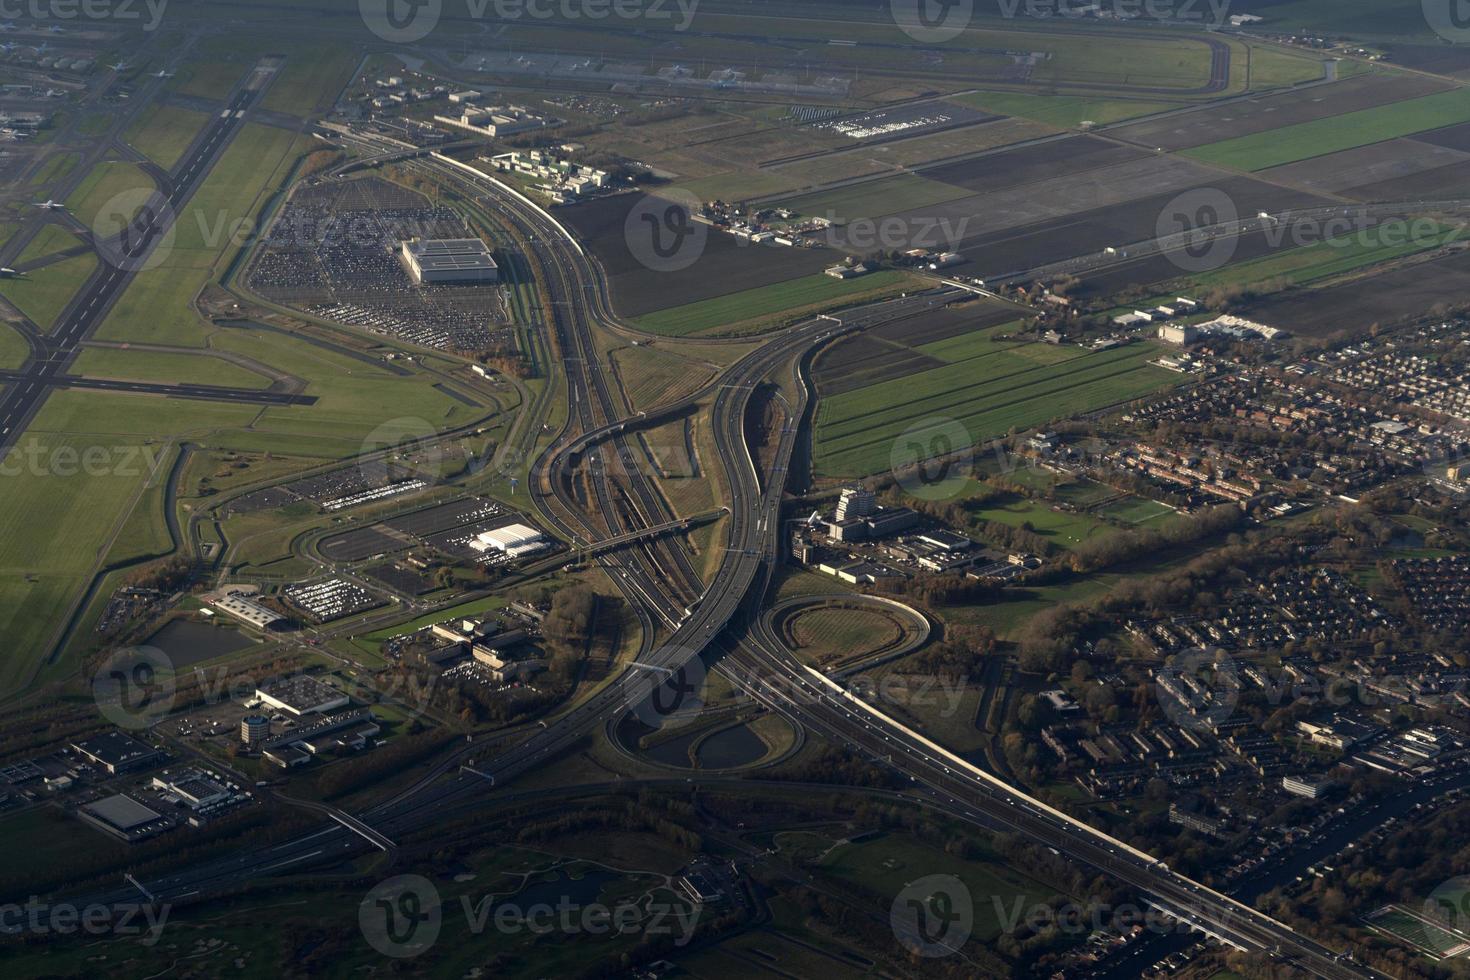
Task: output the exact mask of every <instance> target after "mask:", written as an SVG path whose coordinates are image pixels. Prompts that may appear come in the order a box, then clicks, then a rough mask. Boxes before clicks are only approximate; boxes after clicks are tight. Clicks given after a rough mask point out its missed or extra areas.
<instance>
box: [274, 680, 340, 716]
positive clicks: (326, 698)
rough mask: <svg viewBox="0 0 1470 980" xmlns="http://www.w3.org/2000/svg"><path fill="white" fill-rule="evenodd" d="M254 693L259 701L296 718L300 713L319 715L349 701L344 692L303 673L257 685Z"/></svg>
mask: <svg viewBox="0 0 1470 980" xmlns="http://www.w3.org/2000/svg"><path fill="white" fill-rule="evenodd" d="M255 696H256V697H258V698H260V700H261V702H262V703H264V704H268V705H270V706H271V707H272V708H279V709H280V710H281V711H285V712H288V713H290V714H293V715H295V716H296V717H298V718H299V717H301V716H302V715H316V714H321V713H322V712H324V711H331V710H332V709H333V708H341V707H343V706H345V705H347V704H348V703H349V699H348V697H347V695H345V694H343V693H342V692H341V691H339V690H337V689H336V688H335V687H333V686H331V685H330V684H325V683H323V682H321V681H319V680H317V679H316V678H315V677H309V676H307V675H305V674H302V675H300V676H297V677H286V678H282V679H280V680H276V681H272V682H271V683H269V684H267V685H265V686H263V687H258V688H256V690H255Z"/></svg>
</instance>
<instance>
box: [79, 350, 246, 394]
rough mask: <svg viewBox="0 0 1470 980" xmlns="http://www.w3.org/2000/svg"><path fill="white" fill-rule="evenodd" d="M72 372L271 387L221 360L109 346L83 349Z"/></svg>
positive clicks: (227, 385) (124, 379)
mask: <svg viewBox="0 0 1470 980" xmlns="http://www.w3.org/2000/svg"><path fill="white" fill-rule="evenodd" d="M73 373H76V374H81V375H85V376H87V377H89V378H117V379H120V380H123V381H149V382H159V383H162V384H202V385H220V386H222V387H227V388H268V387H270V383H271V382H270V379H269V378H266V377H263V376H261V375H259V374H256V373H255V372H254V371H247V370H246V369H245V368H242V367H239V366H237V365H234V364H231V363H230V362H229V361H225V360H221V359H220V358H218V357H209V356H205V355H201V356H198V357H195V356H193V355H190V354H164V353H157V352H154V351H143V350H118V349H115V348H107V347H92V348H88V349H87V350H84V351H83V352H82V354H81V356H80V357H78V358H77V360H76V364H75V366H74V368H73Z"/></svg>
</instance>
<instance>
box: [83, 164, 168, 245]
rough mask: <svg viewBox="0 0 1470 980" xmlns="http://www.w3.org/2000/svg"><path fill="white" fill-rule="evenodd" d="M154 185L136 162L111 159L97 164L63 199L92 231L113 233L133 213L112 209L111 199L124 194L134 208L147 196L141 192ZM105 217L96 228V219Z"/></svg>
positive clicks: (150, 189) (113, 206)
mask: <svg viewBox="0 0 1470 980" xmlns="http://www.w3.org/2000/svg"><path fill="white" fill-rule="evenodd" d="M154 189H155V185H154V183H153V178H152V177H149V176H148V175H147V174H146V173H144V172H143V171H142V169H141V168H139V167H138V165H137V164H135V163H128V162H126V161H122V160H110V161H104V162H102V163H99V164H97V166H95V167H93V168H92V172H91V173H90V174H88V175H87V179H86V180H84V181H82V182H81V184H80V185H79V186H78V187H77V189H76V190H75V191H74V192H72V195H71V196H70V197H68V198H67V199H66V206H67V207H68V208H70V209H71V213H72V214H74V215H76V217H77V220H79V221H81V222H82V223H83V224H85V225H86V226H87V227H88V228H91V229H92V230H93V231H98V230H101V231H103V232H111V233H116V232H117V231H118V229H119V228H121V221H123V220H131V219H132V217H133V215H131V214H127V215H121V214H119V213H117V212H116V211H115V210H114V209H115V207H116V205H115V204H114V203H113V202H114V199H115V198H117V197H118V196H119V195H123V194H126V195H127V197H126V198H125V199H124V200H125V201H127V203H129V204H130V205H132V206H133V207H134V208H135V209H136V208H137V207H141V206H142V204H143V202H144V201H145V200H147V198H146V197H144V195H145V194H146V193H148V192H150V191H153V190H154ZM99 218H101V219H105V221H106V227H104V228H101V229H99V228H98V219H99Z"/></svg>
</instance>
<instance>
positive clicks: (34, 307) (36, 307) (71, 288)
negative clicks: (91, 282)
mask: <svg viewBox="0 0 1470 980" xmlns="http://www.w3.org/2000/svg"><path fill="white" fill-rule="evenodd" d="M96 268H97V259H96V258H95V257H93V256H91V255H78V256H77V257H76V258H71V259H66V260H65V261H62V262H57V263H54V264H52V265H48V266H46V267H44V268H41V269H37V270H36V271H35V272H32V273H30V274H29V275H27V276H26V277H25V278H24V279H4V280H0V296H4V297H5V298H6V299H8V300H10V301H11V302H12V303H14V304H15V305H16V306H18V307H20V310H21V312H23V313H24V314H25V315H26V316H28V317H30V318H31V319H32V320H34V321H35V323H36V326H38V327H40V328H41V329H42V330H50V329H51V328H52V327H53V326H55V323H56V318H57V317H58V316H59V315H60V314H61V311H62V310H63V309H64V308H65V307H66V304H67V303H69V302H71V298H72V297H73V296H75V295H76V294H77V290H79V289H81V287H82V284H83V283H84V282H86V281H87V277H88V276H90V275H91V274H92V272H93V271H94V270H95V269H96Z"/></svg>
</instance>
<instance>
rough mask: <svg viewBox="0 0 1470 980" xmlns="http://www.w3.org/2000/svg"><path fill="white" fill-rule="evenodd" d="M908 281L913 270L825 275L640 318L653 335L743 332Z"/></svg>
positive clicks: (679, 307) (717, 297)
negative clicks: (769, 319) (747, 326)
mask: <svg viewBox="0 0 1470 980" xmlns="http://www.w3.org/2000/svg"><path fill="white" fill-rule="evenodd" d="M908 279H909V277H908V275H907V274H905V273H902V272H896V271H891V270H889V271H883V272H875V273H872V274H871V275H867V276H861V277H859V278H857V279H834V278H832V277H831V276H827V275H822V274H820V273H819V274H817V275H814V276H803V277H801V278H799V279H790V280H787V281H786V282H779V283H774V284H772V285H770V286H761V287H758V288H756V289H746V290H742V291H741V292H738V293H730V294H728V295H725V296H716V297H715V298H714V299H707V300H702V301H700V302H698V303H689V304H687V305H685V306H676V307H674V308H672V309H668V310H660V311H658V312H657V313H649V314H646V315H644V316H641V317H638V318H637V319H636V320H635V321H634V322H635V323H636V324H637V325H638V326H639V327H641V328H642V329H644V330H647V331H649V332H650V333H659V334H664V335H666V336H670V337H688V336H691V335H694V334H718V333H723V332H739V329H738V328H739V327H740V325H741V324H747V323H752V322H758V321H760V320H762V319H763V318H767V317H774V316H777V315H779V314H783V313H787V312H791V313H795V312H797V311H801V312H819V311H820V310H821V309H823V308H824V307H827V306H831V305H834V304H837V303H839V302H842V301H844V300H850V299H853V298H855V297H858V296H863V295H865V294H870V293H877V292H881V291H885V290H891V289H897V288H899V287H900V286H902V285H903V284H904V283H905V282H907V281H908ZM732 328H735V329H732Z"/></svg>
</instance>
